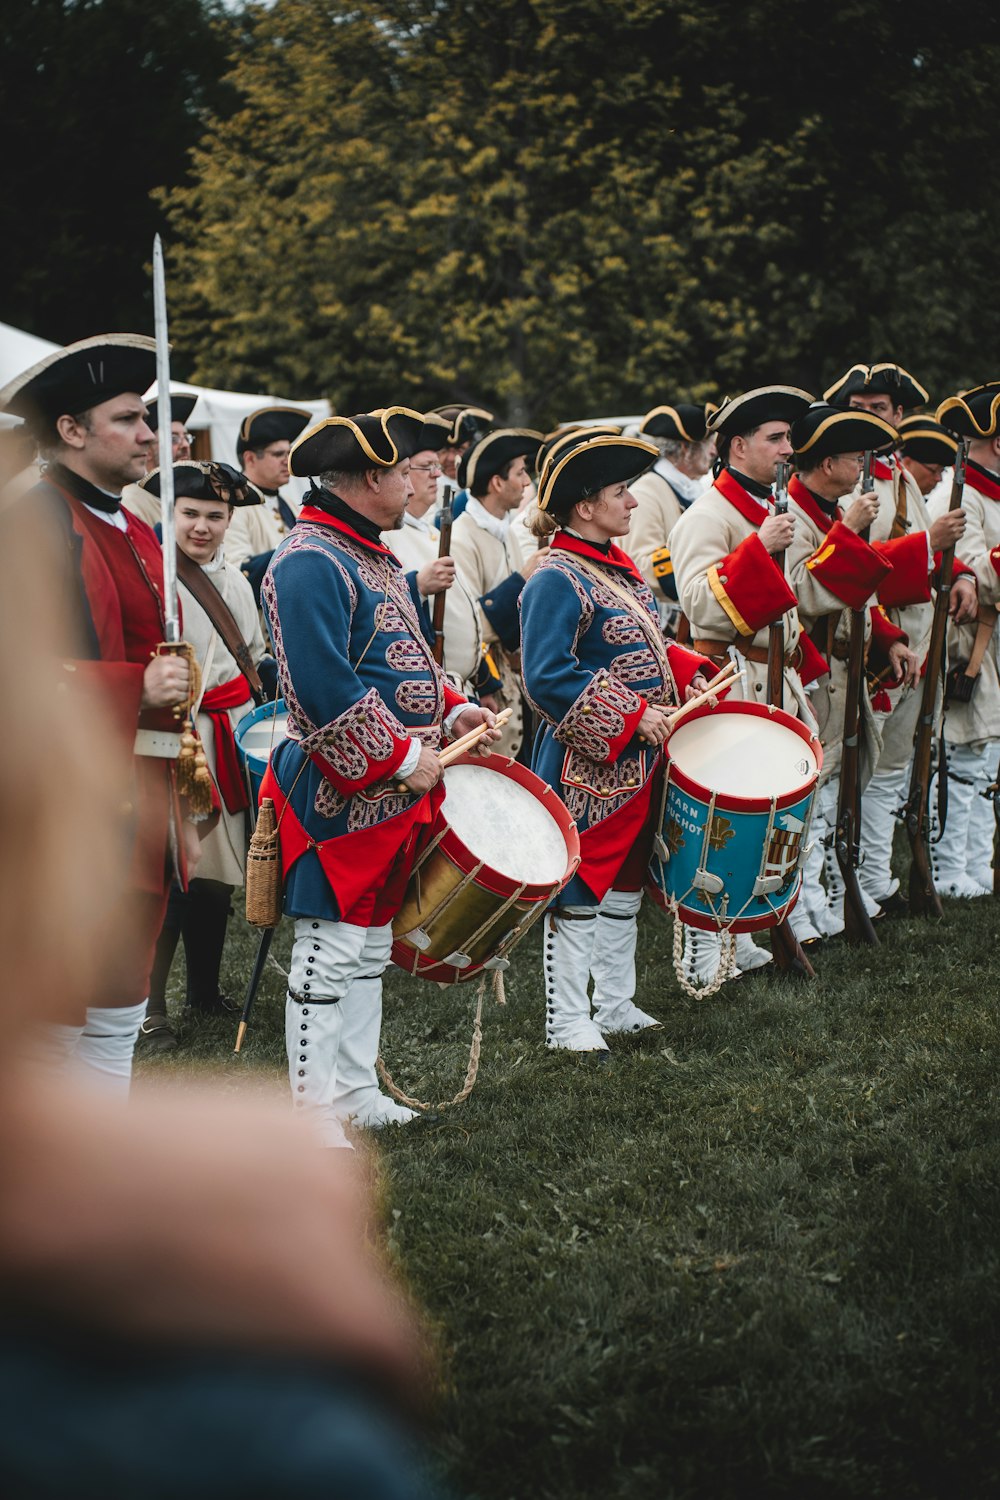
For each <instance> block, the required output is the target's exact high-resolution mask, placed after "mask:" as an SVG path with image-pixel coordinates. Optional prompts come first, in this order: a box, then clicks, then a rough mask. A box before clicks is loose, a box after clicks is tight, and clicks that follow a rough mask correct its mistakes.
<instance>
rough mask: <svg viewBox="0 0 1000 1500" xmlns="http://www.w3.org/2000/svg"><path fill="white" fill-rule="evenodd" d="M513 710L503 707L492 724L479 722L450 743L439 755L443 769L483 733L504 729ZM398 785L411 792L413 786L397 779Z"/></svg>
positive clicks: (477, 741)
mask: <svg viewBox="0 0 1000 1500" xmlns="http://www.w3.org/2000/svg"><path fill="white" fill-rule="evenodd" d="M513 712H514V710H513V709H512V708H502V709H501V710H500V712H499V713H498V714H497V716H496V718H495V719H494V720H493V723H492V724H477V726H476V728H475V729H470V730H469V731H468V732H467V733H466V734H463V735H462V736H461V738H460V739H457V740H455V741H454V742H453V743H452V744H450V745H448V746H447V748H446V749H444V750H442V751H441V752H440V754H439V755H438V764H439V765H440V766H441V768H442V770H443V769H444V767H445V766H450V765H451V764H452V762H453V761H456V760H458V758H459V756H460V755H464V754H465V752H466V751H467V750H471V748H472V746H473V745H476V744H478V743H479V741H480V740H481V739H482V737H483V735H484V734H486V733H487V732H488V731H489V730H490V729H502V728H503V726H504V725H505V724H506V722H507V720H508V719H509V718H510V716H511V714H512V713H513ZM396 785H397V787H398V788H399V790H400V791H401V792H409V791H411V790H412V788H411V787H409V786H407V784H406V782H405V781H397V782H396Z"/></svg>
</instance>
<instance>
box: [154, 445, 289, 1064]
mask: <svg viewBox="0 0 1000 1500" xmlns="http://www.w3.org/2000/svg"><path fill="white" fill-rule="evenodd" d="M173 474H174V496H175V505H174V527H175V530H176V534H177V551H178V559H177V565H178V579H179V584H180V593H181V605H182V608H183V611H184V631H185V635H186V636H187V639H188V640H189V641H190V642H191V645H192V646H193V647H194V652H195V656H196V658H197V661H198V665H199V667H200V669H201V685H202V694H201V700H200V703H199V704H198V705H197V708H196V728H197V730H198V734H199V737H200V739H201V743H202V745H203V746H204V749H205V754H206V756H207V757H208V769H209V771H210V772H211V774H212V777H213V779H214V781H215V784H216V787H217V789H218V793H219V802H220V812H219V821H218V823H217V824H216V826H215V827H214V828H213V829H212V831H211V833H209V834H207V835H206V837H205V838H204V839H203V841H202V846H201V860H200V862H199V864H198V874H197V876H196V877H195V878H193V879H192V880H189V881H188V888H187V890H186V891H182V890H181V889H180V887H179V886H178V885H177V884H176V883H175V884H174V886H173V888H172V889H171V892H170V899H169V901H168V903H167V913H166V916H165V917H164V919H163V927H162V929H161V932H160V936H159V940H158V942H157V945H156V954H155V956H154V959H153V971H152V974H151V975H150V979H149V1000H148V1002H147V1005H146V1018H145V1020H144V1021H143V1023H142V1026H141V1027H140V1031H139V1036H140V1039H141V1040H142V1041H143V1043H144V1045H145V1046H146V1047H148V1048H152V1049H154V1050H157V1051H162V1050H166V1049H168V1048H170V1047H173V1046H174V1044H175V1038H174V1033H173V1030H172V1028H171V1026H170V1023H169V1021H168V1020H167V1000H166V990H167V978H168V976H169V973H170V965H171V963H172V962H173V957H174V953H175V951H176V948H177V941H178V938H180V939H181V940H182V941H183V944H184V959H185V966H186V970H187V998H186V1004H185V1011H186V1013H187V1014H190V1015H192V1016H205V1015H218V1014H221V1013H223V1012H224V1011H226V1010H229V1009H232V1005H231V1003H230V1002H229V1001H227V1000H226V999H225V997H224V996H223V995H222V994H221V993H220V990H219V970H220V967H221V964H222V950H223V948H224V946H225V941H226V927H227V924H228V922H229V904H230V898H231V896H232V893H233V890H234V888H235V887H236V886H240V885H242V884H243V872H244V869H245V867H246V854H247V850H246V842H247V835H246V810H247V808H248V807H249V805H250V803H249V797H248V795H247V788H246V782H245V781H244V779H243V774H242V771H241V769H240V766H239V762H238V756H237V752H236V744H235V740H234V736H233V730H234V729H235V727H236V725H237V724H238V723H239V721H240V719H241V718H243V716H244V715H245V714H248V713H249V712H250V711H251V709H252V708H253V705H254V697H253V690H254V689H255V690H256V692H257V697H258V699H259V698H261V697H263V695H264V692H265V686H266V687H267V688H270V689H272V690H273V682H274V661H273V660H272V659H271V658H270V657H268V656H267V655H266V647H265V645H264V637H263V634H262V631H261V626H260V616H259V614H258V611H257V603H256V600H255V599H254V596H253V589H252V588H251V587H250V584H249V583H248V582H247V580H246V578H244V576H243V574H242V573H241V572H240V570H239V568H236V567H233V565H232V564H231V563H227V562H226V558H225V553H224V543H225V538H226V533H227V532H228V530H229V527H230V525H231V524H232V519H233V516H234V514H235V508H236V507H237V506H245V505H259V504H260V503H261V501H260V495H259V494H258V493H257V491H256V490H255V489H254V487H253V485H252V484H250V483H249V482H248V481H247V479H246V478H245V476H244V475H243V474H240V473H239V472H238V471H237V470H236V469H234V468H231V467H230V465H229V464H219V463H196V462H193V461H190V462H187V463H175V464H174V465H173ZM140 483H141V489H142V492H143V493H144V494H147V495H148V496H150V497H151V498H157V499H158V497H159V493H160V471H159V469H154V470H153V472H152V473H151V474H147V475H146V477H145V479H143V480H141V481H140ZM193 590H197V592H193ZM236 653H238V657H237V655H236ZM265 664H266V665H267V666H268V667H269V668H270V674H265V675H268V682H267V684H266V685H262V684H261V682H260V677H259V676H258V673H259V672H260V673H263V672H265ZM245 672H247V673H249V674H250V678H251V679H252V681H250V680H248V678H247V676H245V675H244V673H245Z"/></svg>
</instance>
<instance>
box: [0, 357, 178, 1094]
mask: <svg viewBox="0 0 1000 1500" xmlns="http://www.w3.org/2000/svg"><path fill="white" fill-rule="evenodd" d="M155 370H156V356H155V345H154V342H153V340H152V339H148V338H143V337H142V336H141V335H138V334H124V333H118V334H101V335H99V336H98V337H96V338H92V339H83V340H81V341H80V342H79V343H76V344H70V345H69V346H68V347H67V348H65V349H58V350H56V351H55V352H54V353H52V354H49V355H46V357H45V358H44V359H42V360H40V361H39V362H38V363H37V364H35V365H32V366H31V368H30V369H28V370H26V371H24V373H23V374H21V375H19V376H18V377H17V378H16V379H15V380H12V381H11V382H9V384H8V385H6V386H5V387H4V389H3V390H2V391H0V410H3V411H7V412H11V413H13V414H14V415H15V416H20V417H24V418H25V420H26V423H27V427H28V430H29V432H30V433H31V434H32V435H33V436H34V437H35V439H36V441H37V443H38V447H39V451H40V453H41V455H42V457H43V458H44V459H45V460H46V468H45V472H44V475H43V477H42V479H41V480H40V482H39V483H38V484H37V485H35V486H34V487H33V488H32V489H30V490H28V491H27V492H26V493H24V494H23V495H21V496H20V497H19V499H18V500H17V501H15V502H14V503H13V504H12V505H10V506H8V507H6V508H5V509H4V511H3V525H4V535H3V545H2V548H0V551H2V552H3V553H4V554H5V555H7V556H9V557H10V558H11V559H12V563H13V568H14V569H15V571H16V570H17V569H18V568H19V567H22V566H23V567H25V568H30V564H31V560H32V554H33V553H35V552H37V553H38V554H39V556H41V557H44V558H45V559H46V563H47V565H48V566H49V567H50V568H51V569H52V570H53V577H54V580H55V581H54V583H53V585H52V588H53V592H54V593H55V595H56V597H57V598H58V599H59V601H60V603H61V604H62V605H63V606H64V607H65V617H64V618H61V619H60V620H59V622H58V623H59V625H60V626H61V627H62V635H61V637H57V638H56V639H55V649H56V650H57V651H58V656H59V660H58V670H57V672H56V682H55V689H56V690H57V691H59V692H60V693H63V694H65V695H66V696H67V698H69V699H70V700H71V702H72V704H73V706H74V711H75V712H76V713H77V714H78V715H79V717H80V719H81V720H82V721H86V720H87V719H88V718H89V717H90V712H91V709H92V708H93V707H99V709H100V711H101V712H102V713H104V714H105V715H106V716H107V725H106V727H105V730H104V732H103V734H102V736H101V739H100V741H99V742H97V743H95V744H94V745H93V746H92V753H93V754H94V755H95V756H96V757H98V758H99V759H100V760H101V761H102V763H104V764H106V765H108V766H111V767H113V768H114V771H113V774H114V778H115V785H116V787H117V789H118V801H117V803H116V806H115V809H114V815H113V816H114V825H115V832H116V835H117V848H116V859H115V863H114V866H113V867H110V868H109V869H107V870H102V869H101V867H100V866H99V865H98V864H96V863H95V865H94V871H95V875H96V877H97V880H98V883H99V884H101V883H103V884H105V887H107V885H108V884H111V883H113V879H114V875H115V874H116V873H117V871H118V870H119V869H121V870H122V871H123V872H125V871H127V879H126V883H125V888H124V889H118V890H117V891H116V893H115V894H116V902H117V905H116V909H115V910H114V912H113V913H111V915H110V916H109V934H110V936H109V940H108V942H107V944H106V946H105V948H104V954H103V961H102V964H101V970H100V973H99V975H97V976H96V978H95V983H94V985H93V987H92V989H91V990H90V991H89V992H88V991H85V990H84V989H82V988H81V987H80V986H79V985H77V986H75V987H74V988H73V990H72V992H71V993H66V994H65V995H58V996H57V995H56V994H55V993H53V994H50V995H48V996H47V997H46V1003H47V1006H48V1009H49V1019H50V1020H51V1021H52V1022H53V1024H52V1025H51V1026H50V1027H49V1030H48V1032H47V1033H46V1038H45V1044H44V1050H45V1054H46V1058H47V1061H48V1064H49V1066H50V1067H52V1068H66V1067H68V1066H70V1065H71V1064H72V1065H73V1066H75V1067H77V1068H78V1069H83V1070H85V1071H86V1074H87V1077H88V1079H89V1081H90V1082H91V1083H92V1084H94V1085H97V1086H99V1087H101V1088H102V1089H103V1090H104V1091H105V1092H107V1093H110V1094H115V1095H117V1096H118V1097H119V1098H124V1097H127V1095H128V1089H129V1081H130V1079H131V1076H132V1054H133V1051H134V1049H135V1042H136V1038H137V1036H138V1034H139V1025H140V1022H141V1021H142V1018H143V1014H144V1011H145V1006H146V995H147V991H148V984H149V973H150V969H151V967H152V962H153V949H154V946H155V944H156V938H157V935H158V933H159V931H160V927H161V925H162V922H163V914H164V911H165V910H166V904H167V893H168V891H169V888H170V882H171V879H172V878H173V876H174V874H175V873H176V874H177V876H178V878H179V879H180V880H181V882H182V883H184V881H186V878H187V873H188V868H189V867H190V868H191V869H193V867H194V865H195V863H196V862H197V858H198V852H199V847H200V846H199V840H198V834H197V831H196V829H195V827H194V825H193V823H192V822H191V821H190V820H189V819H188V817H187V814H186V809H184V808H182V805H181V803H180V801H179V799H178V795H177V769H176V768H177V764H178V756H179V753H180V747H181V729H182V727H183V726H182V715H183V712H184V710H185V709H186V706H187V703H188V695H189V692H190V672H189V667H188V662H187V659H186V658H185V657H184V656H183V655H180V654H171V653H162V654H161V649H160V648H161V645H162V643H163V642H164V640H165V638H166V623H165V611H164V597H163V554H162V550H161V548H160V544H159V542H158V541H157V539H156V537H155V535H154V534H153V532H152V530H151V529H150V528H149V526H147V525H146V523H145V522H144V521H141V520H139V519H138V518H137V517H135V516H132V515H130V514H129V513H128V512H127V511H125V510H123V509H122V503H121V497H122V490H123V489H124V487H125V486H126V485H127V484H129V483H130V482H132V481H135V480H138V479H141V478H142V476H143V474H144V473H145V472H146V468H147V467H148V459H149V453H150V449H151V447H152V443H153V434H152V431H151V429H150V428H149V426H148V425H147V423H146V405H145V402H144V401H143V399H142V396H141V395H140V394H139V393H140V392H141V391H144V390H145V389H146V387H147V386H148V385H149V383H150V381H151V380H152V379H153V375H154V373H155ZM13 638H14V637H13V636H9V637H8V639H13ZM16 638H17V639H18V640H19V641H21V640H23V639H24V631H23V630H20V629H19V630H18V631H17V633H16ZM23 722H25V723H30V720H24V721H23ZM97 872H99V874H98V873H97ZM91 878H94V877H93V876H92V877H91ZM54 910H55V912H56V913H57V914H58V916H59V919H60V932H61V916H62V914H61V913H59V908H58V907H55V908H54ZM56 940H57V941H58V940H59V939H56ZM57 1000H58V1001H59V1002H60V1003H59V1004H58V1005H56V1003H55V1002H56V1001H57Z"/></svg>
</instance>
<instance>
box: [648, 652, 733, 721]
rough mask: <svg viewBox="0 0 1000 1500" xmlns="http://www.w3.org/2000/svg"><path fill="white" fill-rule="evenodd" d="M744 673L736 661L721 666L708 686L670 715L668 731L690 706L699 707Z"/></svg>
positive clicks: (730, 685)
mask: <svg viewBox="0 0 1000 1500" xmlns="http://www.w3.org/2000/svg"><path fill="white" fill-rule="evenodd" d="M743 675H744V674H743V671H742V670H741V669H740V668H739V667H737V665H736V663H735V662H734V661H732V660H730V661H728V662H727V663H726V665H725V666H724V667H722V668H720V670H719V671H718V672H716V674H715V676H714V677H712V678H710V679H709V682H708V686H707V687H705V688H703V689H702V691H701V692H700V693H697V694H696V695H695V696H694V697H693V698H692V699H691V700H690V702H689V703H685V704H683V705H682V707H681V708H679V709H676V710H675V712H674V713H673V714H671V715H670V716H669V717H668V719H667V733H668V734H669V733H670V731H671V729H672V728H673V727H674V725H675V724H676V722H677V720H678V718H679V717H680V715H681V714H683V713H686V712H687V711H688V709H690V708H697V707H699V705H700V704H702V703H704V702H706V701H707V699H709V698H711V697H712V696H713V695H714V694H715V693H718V692H720V691H721V690H722V689H723V688H728V687H732V685H733V683H734V682H735V681H736V679H737V677H742V676H743ZM639 738H640V739H641V740H645V738H646V736H645V735H644V734H641V735H640V736H639Z"/></svg>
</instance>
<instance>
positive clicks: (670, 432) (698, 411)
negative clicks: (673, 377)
mask: <svg viewBox="0 0 1000 1500" xmlns="http://www.w3.org/2000/svg"><path fill="white" fill-rule="evenodd" d="M716 411H718V407H717V406H716V405H715V403H714V402H712V401H706V402H705V403H704V405H702V406H695V405H693V404H692V403H691V402H689V401H678V403H677V405H676V406H654V407H653V409H652V411H648V412H647V413H646V415H645V416H644V417H643V419H642V421H641V422H640V423H639V436H640V437H656V438H670V439H673V441H674V442H677V443H700V442H701V441H702V440H703V439H704V438H705V437H706V435H707V433H708V420H709V418H710V417H711V416H712V414H713V412H716Z"/></svg>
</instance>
